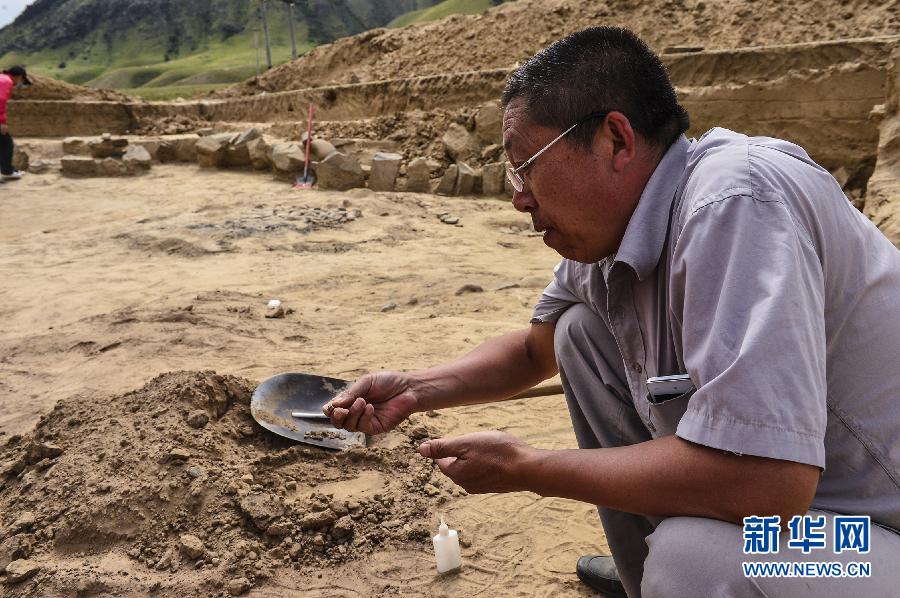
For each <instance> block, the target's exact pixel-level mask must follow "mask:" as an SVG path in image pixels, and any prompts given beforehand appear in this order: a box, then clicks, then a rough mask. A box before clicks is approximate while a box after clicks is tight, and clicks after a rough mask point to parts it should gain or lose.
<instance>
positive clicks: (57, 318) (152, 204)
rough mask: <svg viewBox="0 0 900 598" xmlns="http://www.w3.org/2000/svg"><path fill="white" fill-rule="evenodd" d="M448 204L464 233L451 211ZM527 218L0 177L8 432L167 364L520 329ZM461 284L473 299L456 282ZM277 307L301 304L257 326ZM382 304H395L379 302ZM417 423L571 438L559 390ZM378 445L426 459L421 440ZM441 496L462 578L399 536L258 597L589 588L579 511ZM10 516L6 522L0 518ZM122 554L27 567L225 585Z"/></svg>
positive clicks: (354, 486) (488, 209) (451, 201)
mask: <svg viewBox="0 0 900 598" xmlns="http://www.w3.org/2000/svg"><path fill="white" fill-rule="evenodd" d="M357 210H358V212H357ZM442 212H449V213H451V214H452V215H453V216H457V217H459V218H460V225H456V226H453V225H447V224H443V223H441V222H440V221H439V220H438V217H437V216H438V215H439V214H440V213H442ZM347 214H352V216H351V219H350V221H347V220H348V218H347V217H346V215H347ZM304 217H306V218H305V219H304ZM305 220H309V221H311V222H312V224H306V223H305ZM341 220H343V221H344V222H341ZM528 226H529V221H528V219H527V217H524V216H523V215H521V214H518V213H516V212H515V211H514V210H513V209H512V207H511V206H510V205H509V204H508V203H507V202H503V201H498V200H475V199H458V198H443V197H437V196H430V195H419V194H401V193H379V194H375V193H372V192H370V191H368V190H356V191H353V192H348V193H342V194H341V193H324V192H318V191H294V190H291V189H290V188H289V187H288V186H287V185H286V184H284V183H280V182H276V181H274V180H272V179H271V177H270V176H269V175H263V174H253V173H249V172H246V173H244V172H233V171H232V172H226V171H209V170H201V169H198V168H197V167H195V166H154V168H153V170H152V172H151V173H150V174H148V175H145V176H141V177H138V178H128V179H66V178H62V177H60V176H58V175H56V174H50V175H29V176H28V177H26V178H25V179H24V180H22V181H19V182H16V183H9V184H5V185H2V186H0V272H3V278H4V280H3V284H2V285H0V318H2V321H3V326H2V327H0V445H2V444H3V443H5V442H11V441H13V442H14V441H15V437H14V435H17V434H23V433H26V432H27V431H28V430H30V429H31V428H32V427H33V426H34V425H35V423H36V422H37V421H38V418H39V417H40V416H41V415H42V414H44V413H47V412H48V411H49V410H50V409H51V408H52V407H53V405H54V404H55V403H56V402H57V401H58V400H60V399H63V398H69V401H70V402H73V401H74V403H75V404H77V402H78V401H79V397H84V400H85V401H88V400H89V399H90V400H97V397H102V396H110V397H113V396H115V395H120V394H121V393H124V392H127V391H129V390H133V389H137V388H139V387H141V386H142V385H144V384H145V383H146V382H147V381H149V380H150V379H151V378H153V377H154V376H155V375H157V374H158V373H161V372H166V371H172V370H209V369H212V370H216V371H218V372H219V373H221V374H233V375H236V376H241V377H243V378H247V379H250V380H252V381H260V380H262V379H264V378H266V377H268V376H271V375H273V374H276V373H279V372H284V371H298V372H316V373H319V374H323V375H328V376H335V377H340V378H347V379H351V378H354V377H356V376H358V375H360V374H362V373H365V372H368V371H373V370H378V369H384V368H390V369H394V368H397V369H412V368H419V367H423V366H427V365H429V364H434V363H438V362H441V361H443V360H447V359H450V358H453V357H455V356H458V355H460V354H462V353H463V352H465V351H466V350H468V349H470V348H472V347H474V346H476V345H477V344H478V343H479V342H480V341H481V340H483V339H485V338H487V337H490V336H492V335H496V334H500V333H503V332H506V331H510V330H514V329H516V328H519V327H522V326H524V325H527V321H528V316H529V314H530V310H531V306H532V305H533V303H534V301H535V300H536V298H537V296H538V294H539V292H540V290H541V288H542V287H543V285H544V284H545V283H546V282H547V281H548V280H549V277H550V272H551V269H552V267H553V265H554V264H555V263H556V261H557V256H556V254H555V253H554V252H552V251H551V250H550V249H548V248H547V247H545V246H544V245H543V243H542V242H541V240H540V238H539V237H536V236H533V235H532V234H530V233H529V230H528ZM466 284H473V285H479V286H481V287H482V288H483V289H484V292H481V293H465V294H461V295H457V294H456V291H457V290H458V289H460V288H461V287H462V286H463V285H466ZM510 285H515V286H510ZM271 298H279V299H281V300H282V301H284V303H285V304H286V306H287V307H289V308H291V309H293V310H294V311H293V313H291V314H289V315H288V316H287V317H286V318H284V319H274V320H270V319H266V318H264V313H265V310H266V302H267V301H268V300H269V299H271ZM390 302H393V303H395V304H396V305H397V306H396V308H394V309H392V310H389V311H382V310H383V307H384V306H385V305H386V304H388V303H390ZM73 397H74V398H73ZM86 404H87V403H86ZM428 425H429V426H430V427H432V428H434V429H435V430H436V431H437V432H439V433H440V434H444V435H450V434H461V433H466V432H471V431H476V430H484V429H499V430H504V431H507V432H510V433H513V434H516V435H518V436H520V437H522V438H524V439H526V440H527V441H529V442H531V443H533V444H534V445H537V446H541V447H547V448H566V447H574V446H575V440H574V436H573V433H572V430H571V427H570V424H569V421H568V415H567V413H566V408H565V403H564V399H563V397H561V396H556V397H545V398H537V399H529V400H527V401H517V402H509V403H504V404H500V405H493V406H473V407H467V408H460V409H454V410H448V411H445V412H442V413H440V414H439V415H438V416H436V417H431V418H428ZM110 434H113V435H114V434H115V427H114V426H113V427H112V429H111V431H110ZM260 434H264V432H262V431H260ZM63 436H64V435H63ZM11 439H12V440H11ZM56 440H57V441H58V442H59V444H63V445H65V441H66V439H65V438H64V437H62V438H56ZM382 446H384V447H388V448H390V450H392V451H407V452H408V453H409V459H410V460H413V459H416V458H418V457H417V455H416V453H415V451H414V449H413V448H412V446H411V445H408V444H406V445H404V444H399V445H397V446H394V447H391V443H387V444H382ZM144 448H147V449H149V448H150V447H140V446H139V445H138V446H135V447H134V449H133V450H134V451H137V452H138V453H140V451H141V450H144ZM50 471H52V469H51V470H50ZM367 480H368V481H367ZM444 480H446V478H444ZM370 482H371V480H369V479H368V478H367V476H365V475H362V474H360V476H358V478H357V479H356V480H353V479H351V480H343V481H342V482H341V483H340V484H339V487H340V494H341V496H345V497H346V498H348V499H353V498H354V496H355V493H364V492H366V491H369V488H368V485H370ZM446 484H447V486H451V485H452V484H450V483H449V481H447V483H446ZM0 488H2V486H0ZM432 503H433V504H430V505H429V508H430V509H431V512H430V513H429V514H428V515H429V517H430V518H431V519H434V517H436V516H437V514H438V513H442V514H445V515H446V517H447V519H448V522H449V523H450V524H451V526H452V527H457V528H459V529H460V530H461V534H462V537H463V538H464V539H465V540H466V542H465V543H466V544H467V545H468V546H467V547H466V548H464V551H463V552H464V559H465V563H466V564H465V567H464V569H463V570H462V571H461V572H460V573H459V574H456V575H451V576H449V577H448V576H444V577H440V576H438V575H437V574H436V573H435V571H434V569H433V558H432V555H431V546H430V541H407V542H405V543H402V544H399V545H398V544H396V543H394V544H390V545H387V546H385V547H384V549H383V550H377V551H375V552H372V553H369V554H366V555H363V556H361V557H360V558H349V559H347V560H346V562H343V563H342V564H341V565H340V566H339V567H333V568H325V569H318V570H312V569H310V568H308V567H304V566H303V565H302V563H300V564H298V563H294V564H292V565H281V564H277V565H275V566H273V569H272V571H271V574H270V575H267V576H266V578H265V579H262V580H261V581H259V582H258V583H257V584H256V585H255V586H254V588H253V590H251V595H259V596H269V595H271V596H276V595H278V596H283V595H301V594H302V595H304V596H318V595H321V596H343V595H347V596H350V595H358V594H360V593H361V594H364V595H383V594H402V595H426V594H428V595H492V594H493V595H503V596H514V595H523V594H529V595H535V596H551V595H561V594H569V595H577V594H586V593H587V592H586V590H583V589H582V588H581V587H580V584H579V582H578V581H577V578H576V577H575V575H574V564H575V560H576V559H577V557H578V556H579V555H581V554H585V553H592V552H598V551H600V552H606V546H605V543H604V539H603V536H602V532H601V531H600V529H599V521H598V518H597V515H596V512H595V511H594V509H593V507H591V506H590V505H585V504H581V503H576V502H573V501H566V500H560V499H546V498H540V497H538V496H536V495H534V494H530V493H517V494H509V495H478V496H472V495H470V496H466V495H464V493H459V492H448V493H446V496H442V497H441V500H440V501H439V500H438V499H434V500H433V501H432ZM17 516H18V514H17V513H14V512H11V513H3V514H2V515H0V519H2V521H0V524H3V525H9V524H10V523H11V522H12V520H14V519H15V518H16V517H17ZM426 519H428V517H426ZM129 546H130V544H128V543H127V542H123V543H122V544H121V545H112V546H106V547H104V549H103V550H102V551H99V552H98V551H96V550H94V551H92V550H85V551H83V552H77V551H76V552H74V553H73V552H66V553H62V552H61V551H58V550H57V551H53V550H50V551H46V552H43V553H39V554H35V555H34V556H32V557H31V558H32V559H34V560H37V561H38V562H41V563H42V564H44V565H45V573H43V574H42V575H46V576H49V577H51V578H52V575H53V571H57V570H63V569H65V570H73V569H78V568H82V569H84V570H85V571H87V570H90V571H91V574H92V575H95V576H98V578H103V579H112V578H114V577H115V578H116V579H118V580H119V581H117V582H116V584H115V587H116V588H119V589H120V591H125V592H126V593H127V592H129V591H130V592H133V593H134V594H135V595H140V594H141V593H142V588H145V587H147V584H156V585H154V586H153V587H156V588H158V589H159V590H160V591H161V592H162V593H163V594H166V593H169V594H171V595H177V594H178V593H180V591H183V590H185V589H187V588H193V590H192V591H194V592H198V593H199V594H200V595H204V594H206V593H209V594H216V593H217V592H218V593H221V592H222V590H221V585H219V587H218V589H217V588H216V587H215V586H211V585H204V583H206V582H204V581H203V580H199V578H197V579H195V578H191V577H189V576H187V577H186V575H187V574H186V573H185V572H184V571H183V570H182V571H181V572H180V573H178V574H175V573H171V574H170V573H168V572H165V573H161V572H159V571H156V570H153V569H150V568H149V567H146V566H145V565H144V564H143V563H141V562H139V561H138V560H135V559H131V558H129V557H127V556H125V551H126V549H127V548H129ZM351 556H352V555H351ZM263 558H264V557H263ZM210 567H211V565H210ZM122 572H126V573H127V575H129V576H131V577H130V579H132V580H134V583H133V585H128V583H126V582H123V581H121V579H123V578H124V577H125V575H126V574H125V573H122ZM190 573H191V574H193V571H191V572H190ZM212 573H213V574H215V571H214V570H213V571H212ZM205 579H207V580H208V576H207V578H205ZM123 584H124V585H123ZM47 587H50V586H47ZM90 587H96V588H100V587H107V588H108V587H110V586H109V585H107V586H103V584H101V585H99V586H90ZM90 587H88V586H85V588H86V589H85V588H82V589H84V590H85V592H86V593H87V594H90V593H91V591H89V590H90ZM5 591H6V592H7V593H9V595H16V594H17V592H19V591H20V590H17V589H16V588H15V587H12V586H9V587H7V588H6V589H5ZM94 593H98V592H96V591H95V592H94Z"/></svg>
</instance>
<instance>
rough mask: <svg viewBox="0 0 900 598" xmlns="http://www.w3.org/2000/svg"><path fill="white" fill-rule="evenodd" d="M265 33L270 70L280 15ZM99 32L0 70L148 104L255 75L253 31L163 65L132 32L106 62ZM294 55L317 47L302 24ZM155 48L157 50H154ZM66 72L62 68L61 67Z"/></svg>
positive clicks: (7, 59) (485, 2) (430, 11)
mask: <svg viewBox="0 0 900 598" xmlns="http://www.w3.org/2000/svg"><path fill="white" fill-rule="evenodd" d="M492 5H493V3H492V2H491V0H445V1H444V2H441V3H440V4H437V5H435V6H432V7H431V8H426V9H422V10H417V11H413V12H411V13H407V14H406V15H402V16H400V17H398V18H397V19H395V20H394V21H392V22H391V23H390V24H389V26H390V27H400V26H403V25H406V24H410V23H418V22H426V21H433V20H437V19H440V18H443V17H445V16H447V15H450V14H454V13H466V14H473V13H478V12H482V11H484V10H486V9H487V8H490V7H491V6H492ZM269 25H270V29H269V33H270V39H271V46H272V63H273V65H278V64H282V63H284V62H287V61H288V60H290V59H291V42H290V35H289V33H288V28H287V24H286V22H285V20H284V19H283V18H282V15H281V14H280V12H277V11H276V10H272V9H270V12H269ZM103 33H104V32H103V31H96V32H94V34H92V36H91V38H90V39H89V40H88V42H93V43H92V44H89V45H91V50H90V51H89V52H87V53H84V52H83V47H82V48H81V49H80V50H81V51H79V52H77V53H78V54H79V56H78V58H74V59H73V58H70V50H74V48H71V47H61V48H56V49H54V50H52V51H45V52H38V53H34V54H29V55H20V54H17V53H9V54H7V55H5V56H2V57H0V64H25V65H27V66H28V68H29V69H33V70H34V72H36V73H39V74H43V75H49V76H51V77H54V78H56V79H62V80H64V81H68V82H70V83H77V84H79V85H88V86H91V87H104V88H112V89H118V90H121V91H124V92H126V93H129V94H132V95H136V96H140V97H143V98H145V99H148V100H168V99H173V98H177V97H183V98H189V97H194V96H196V95H202V94H205V93H207V92H209V91H211V90H213V89H217V88H220V87H224V86H227V85H231V84H233V83H237V82H239V81H244V80H245V79H247V78H249V77H252V76H253V75H254V74H255V73H256V50H255V49H254V32H253V29H252V25H251V26H250V27H249V28H248V30H245V31H244V32H242V33H239V34H237V35H234V36H232V37H230V38H228V39H226V40H224V41H221V40H210V41H208V42H206V44H205V45H204V46H201V47H198V48H196V49H193V51H191V50H192V49H190V48H186V49H185V51H184V52H183V54H182V55H181V56H176V57H173V58H172V59H170V60H168V61H165V60H163V57H164V56H165V48H164V47H162V46H160V45H158V44H154V43H151V42H149V41H148V40H146V39H143V38H141V37H140V35H139V34H138V33H137V32H136V31H135V32H132V33H131V34H129V35H127V36H123V35H117V36H115V44H114V55H113V56H110V53H109V51H108V50H107V45H106V44H105V43H103V41H102V36H103ZM296 35H297V51H298V52H299V53H301V54H302V53H304V52H306V51H308V50H309V49H311V48H312V47H314V46H315V43H314V42H311V41H310V40H309V32H308V31H307V28H306V25H305V24H303V23H298V24H297V30H296ZM259 43H260V51H259V60H260V66H261V68H262V69H265V67H266V55H265V47H264V45H263V44H264V41H263V35H262V31H260V33H259ZM157 46H158V47H157ZM63 63H64V64H65V66H64V68H60V65H61V64H63Z"/></svg>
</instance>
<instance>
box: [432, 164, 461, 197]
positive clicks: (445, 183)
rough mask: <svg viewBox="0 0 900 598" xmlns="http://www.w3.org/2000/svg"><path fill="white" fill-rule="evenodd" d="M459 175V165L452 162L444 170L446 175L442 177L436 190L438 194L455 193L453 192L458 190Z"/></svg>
mask: <svg viewBox="0 0 900 598" xmlns="http://www.w3.org/2000/svg"><path fill="white" fill-rule="evenodd" d="M458 176H459V167H458V166H457V165H456V164H451V165H450V166H448V167H447V170H445V171H444V176H442V177H441V181H440V182H439V183H438V186H437V188H436V189H435V190H434V192H435V193H437V194H438V195H453V192H454V191H455V190H456V179H457V178H458Z"/></svg>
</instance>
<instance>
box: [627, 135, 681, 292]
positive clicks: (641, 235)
mask: <svg viewBox="0 0 900 598" xmlns="http://www.w3.org/2000/svg"><path fill="white" fill-rule="evenodd" d="M689 147H690V142H689V141H688V140H687V138H686V137H685V136H684V135H681V136H680V137H679V138H678V139H677V140H676V141H675V143H673V144H672V145H671V146H669V149H668V150H666V153H665V155H663V157H662V160H660V161H659V164H657V165H656V169H655V170H654V171H653V174H652V175H651V176H650V180H648V181H647V184H646V186H644V192H643V193H641V198H640V199H639V200H638V204H637V206H636V207H635V209H634V213H633V214H632V215H631V219H630V220H629V221H628V226H627V227H626V229H625V236H624V237H622V243H621V244H620V245H619V250H618V251H617V252H616V256H615V258H614V259H615V261H616V262H624V263H626V264H628V265H629V266H631V267H632V268H633V269H634V271H635V273H636V274H637V276H638V279H639V280H644V279H645V278H646V277H647V276H648V275H649V274H650V273H651V272H652V271H653V270H654V269H655V268H656V265H657V264H658V263H659V258H660V256H661V255H662V250H663V245H665V242H666V234H667V233H668V230H669V212H670V210H671V207H672V201H673V200H674V198H675V192H676V191H677V190H678V184H679V183H680V182H681V178H682V176H683V174H684V169H685V166H687V154H688V148H689Z"/></svg>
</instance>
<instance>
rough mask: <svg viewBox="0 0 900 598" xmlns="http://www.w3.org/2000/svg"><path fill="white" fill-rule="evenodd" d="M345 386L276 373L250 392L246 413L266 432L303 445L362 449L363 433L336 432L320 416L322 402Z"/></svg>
mask: <svg viewBox="0 0 900 598" xmlns="http://www.w3.org/2000/svg"><path fill="white" fill-rule="evenodd" d="M349 385H350V382H348V381H347V380H340V379H338V378H327V377H325V376H319V375H316V374H291V373H289V374H278V375H277V376H272V377H271V378H269V379H267V380H264V381H263V382H262V383H261V384H260V385H259V386H257V387H256V390H255V391H253V397H252V398H251V399H250V413H251V415H253V419H255V420H256V421H257V423H259V425H261V426H262V427H264V428H266V429H267V430H269V431H271V432H275V433H276V434H278V435H279V436H284V437H285V438H290V439H291V440H296V441H298V442H303V443H305V444H312V445H315V446H324V447H325V448H330V449H338V450H346V449H349V448H354V447H360V446H366V435H365V434H363V433H362V432H348V431H347V430H339V429H337V428H335V427H333V426H332V425H331V421H330V420H329V419H328V418H326V417H325V416H324V415H323V414H322V407H324V406H325V403H327V402H328V401H330V400H331V399H332V398H333V397H334V395H336V394H337V393H339V392H341V391H342V390H344V389H345V388H347V387H348V386H349ZM294 413H296V414H297V415H296V416H295V415H294ZM304 415H306V416H308V417H303V416H304Z"/></svg>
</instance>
